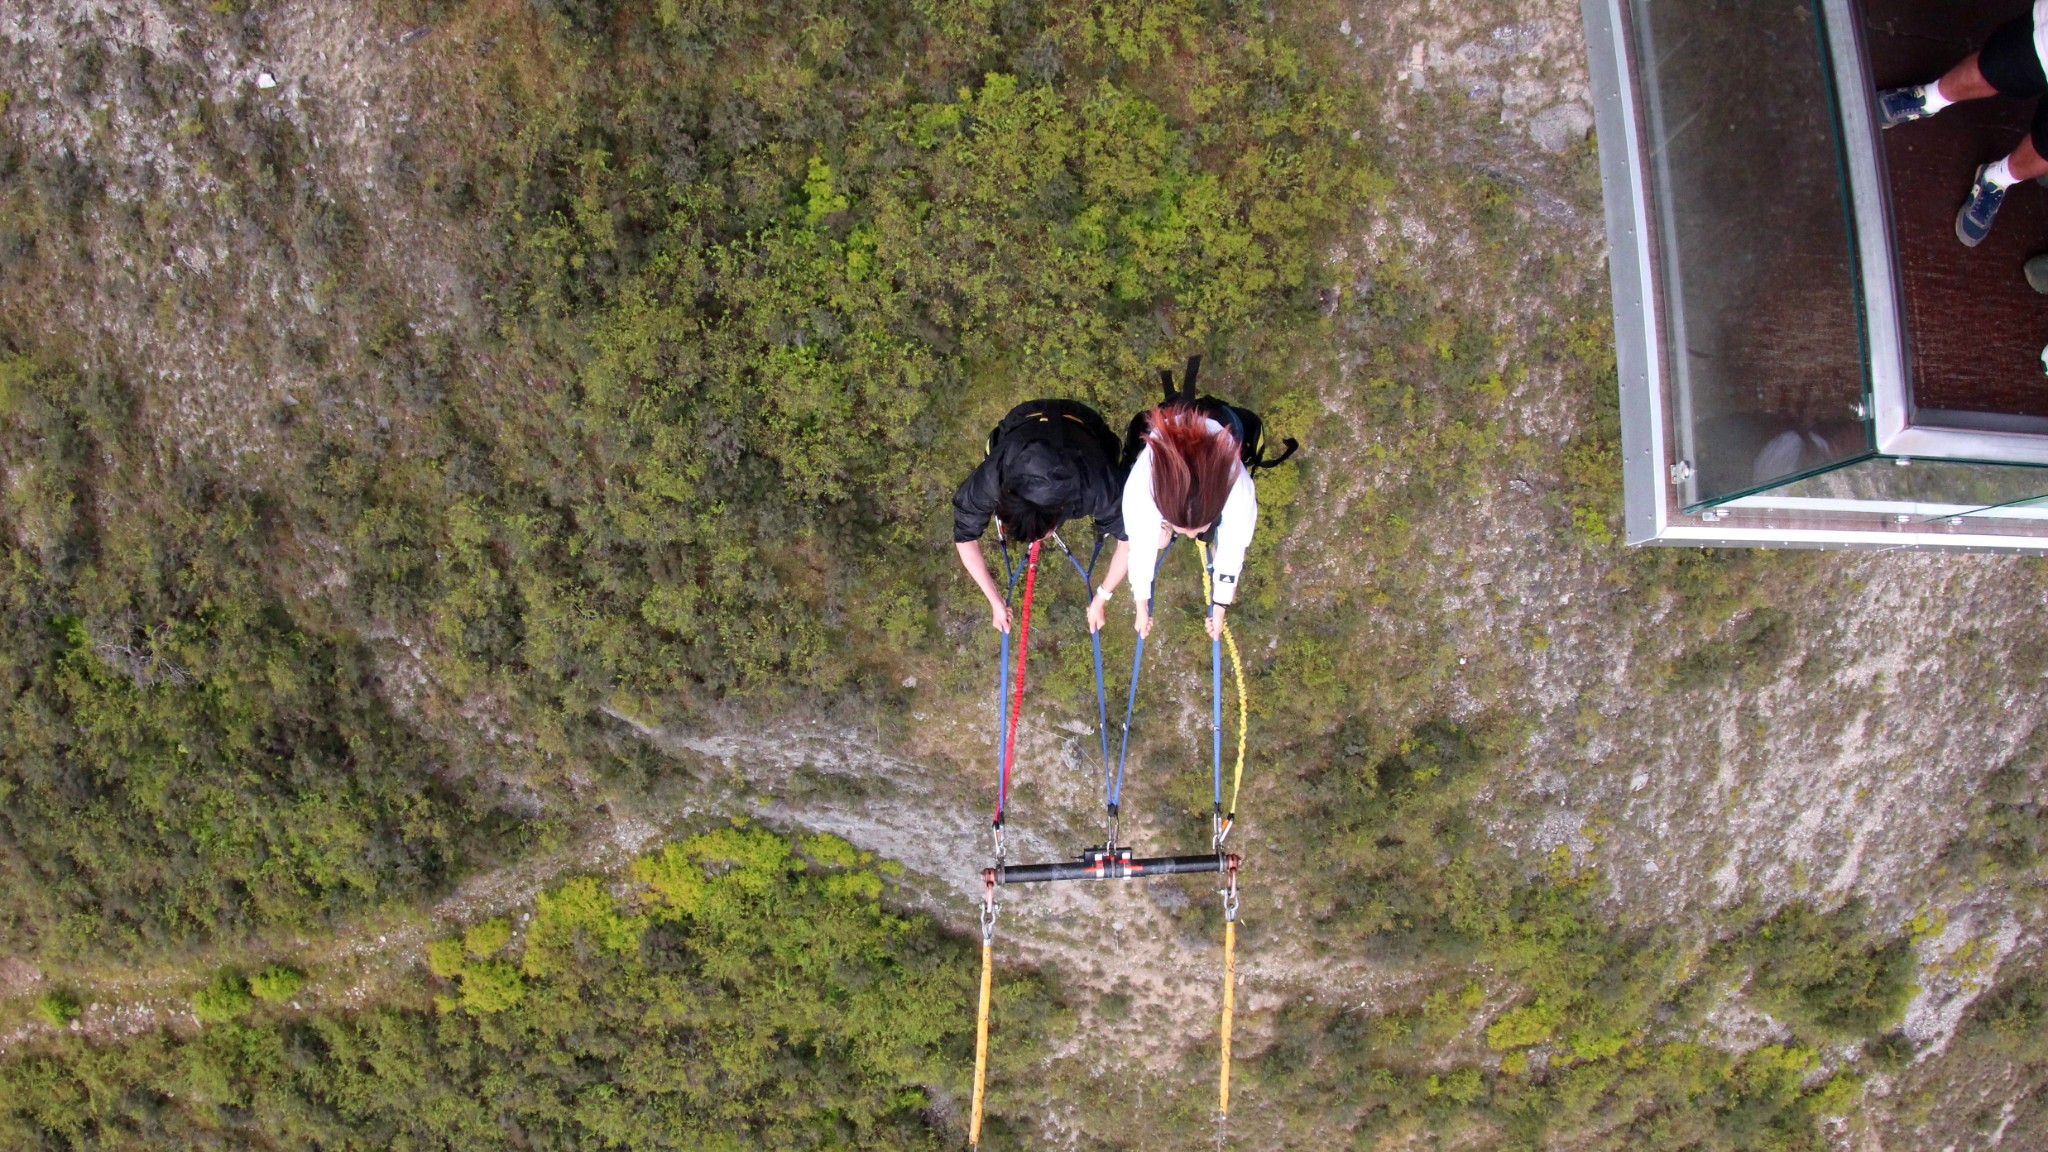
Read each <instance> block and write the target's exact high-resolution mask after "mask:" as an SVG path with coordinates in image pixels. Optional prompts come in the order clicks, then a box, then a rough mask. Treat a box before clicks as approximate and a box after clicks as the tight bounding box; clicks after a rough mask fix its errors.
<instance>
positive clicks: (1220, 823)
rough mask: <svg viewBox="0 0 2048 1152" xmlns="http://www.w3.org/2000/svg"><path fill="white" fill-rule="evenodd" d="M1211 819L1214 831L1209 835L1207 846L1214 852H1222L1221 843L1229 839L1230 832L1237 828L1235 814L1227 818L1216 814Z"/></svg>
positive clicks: (1219, 813)
mask: <svg viewBox="0 0 2048 1152" xmlns="http://www.w3.org/2000/svg"><path fill="white" fill-rule="evenodd" d="M1213 819H1214V821H1215V824H1214V826H1213V828H1214V831H1213V833H1212V835H1211V838H1210V841H1209V845H1210V847H1212V848H1214V849H1215V850H1216V851H1218V852H1221V851H1223V841H1224V840H1226V839H1228V838H1229V836H1230V830H1231V829H1232V828H1235V827H1237V814H1236V813H1234V812H1233V813H1231V814H1230V815H1229V816H1225V815H1223V814H1222V813H1221V812H1218V813H1216V814H1215V816H1214V817H1213Z"/></svg>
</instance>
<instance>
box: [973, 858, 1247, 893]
mask: <svg viewBox="0 0 2048 1152" xmlns="http://www.w3.org/2000/svg"><path fill="white" fill-rule="evenodd" d="M1221 871H1223V857H1222V856H1220V855H1217V854H1215V853H1211V854H1209V855H1207V856H1154V857H1152V858H1150V859H1147V860H1134V859H1132V858H1131V854H1130V851H1129V850H1128V849H1125V850H1121V851H1117V852H1103V851H1100V850H1094V851H1089V852H1084V853H1082V854H1081V858H1080V859H1079V860H1063V861H1060V862H1057V863H1053V864H1012V865H1010V866H1008V867H1004V868H998V869H996V883H998V884H1042V883H1045V882H1048V881H1052V880H1138V879H1142V878H1144V877H1146V876H1184V875H1187V874H1188V873H1191V872H1221Z"/></svg>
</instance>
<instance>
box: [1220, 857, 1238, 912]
mask: <svg viewBox="0 0 2048 1152" xmlns="http://www.w3.org/2000/svg"><path fill="white" fill-rule="evenodd" d="M1224 874H1225V876H1226V879H1225V881H1224V884H1223V888H1222V889H1221V890H1220V894H1221V895H1222V897H1223V920H1224V922H1225V923H1231V922H1234V921H1236V919H1237V857H1236V856H1232V857H1230V858H1229V861H1228V863H1227V864H1225V866H1224Z"/></svg>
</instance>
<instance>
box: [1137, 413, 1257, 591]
mask: <svg viewBox="0 0 2048 1152" xmlns="http://www.w3.org/2000/svg"><path fill="white" fill-rule="evenodd" d="M1208 425H1209V430H1210V431H1211V432H1221V431H1222V430H1223V425H1221V424H1218V423H1217V422H1216V421H1214V420H1211V421H1208ZM1220 520H1221V522H1220V523H1218V524H1217V525H1216V547H1215V550H1214V551H1215V555H1214V562H1215V566H1216V585H1215V587H1214V588H1213V589H1212V594H1213V595H1214V597H1215V600H1216V603H1218V604H1229V603H1232V602H1234V601H1235V600H1236V599H1237V579H1238V577H1239V576H1241V575H1243V574H1244V554H1245V552H1246V551H1247V550H1249V549H1250V548H1251V546H1252V533H1253V532H1254V531H1256V530H1257V528H1258V526H1259V494H1258V489H1257V488H1255V487H1254V486H1253V484H1252V478H1251V475H1250V473H1247V472H1246V471H1245V470H1244V466H1243V465H1242V464H1240V465H1238V466H1237V480H1236V481H1235V482H1234V483H1232V484H1231V486H1230V495H1229V497H1228V498H1226V499H1225V500H1224V501H1223V515H1222V517H1221V518H1220ZM1165 523H1166V519H1165V517H1163V516H1161V515H1160V514H1159V505H1158V504H1157V503H1156V502H1155V501H1154V500H1153V499H1152V446H1151V445H1150V444H1147V445H1145V447H1144V450H1143V451H1140V452H1139V453H1138V459H1137V462H1136V463H1135V464H1133V465H1131V474H1130V476H1129V477H1127V478H1126V479H1125V480H1124V531H1125V532H1126V533H1128V534H1129V536H1130V540H1131V566H1130V578H1131V596H1132V597H1133V598H1135V599H1137V600H1140V601H1147V600H1150V599H1152V576H1153V574H1154V573H1155V572H1157V571H1158V570H1159V549H1160V540H1159V537H1160V529H1161V527H1162V526H1163V525H1164V524H1165Z"/></svg>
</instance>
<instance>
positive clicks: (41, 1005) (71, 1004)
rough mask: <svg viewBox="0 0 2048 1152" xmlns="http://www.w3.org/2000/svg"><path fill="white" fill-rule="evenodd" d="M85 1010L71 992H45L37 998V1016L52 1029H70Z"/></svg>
mask: <svg viewBox="0 0 2048 1152" xmlns="http://www.w3.org/2000/svg"><path fill="white" fill-rule="evenodd" d="M82 1011H83V1008H82V1007H81V1006H80V1005H79V1003H78V997H76V996H73V995H72V994H71V993H69V992H63V991H52V992H45V993H43V994H42V995H40V996H38V997H36V1015H37V1016H38V1017H40V1018H41V1019H42V1021H43V1023H45V1024H48V1025H49V1026H50V1027H52V1028H69V1027H70V1026H71V1022H72V1021H73V1020H76V1019H78V1017H79V1014H80V1013H81V1012H82Z"/></svg>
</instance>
